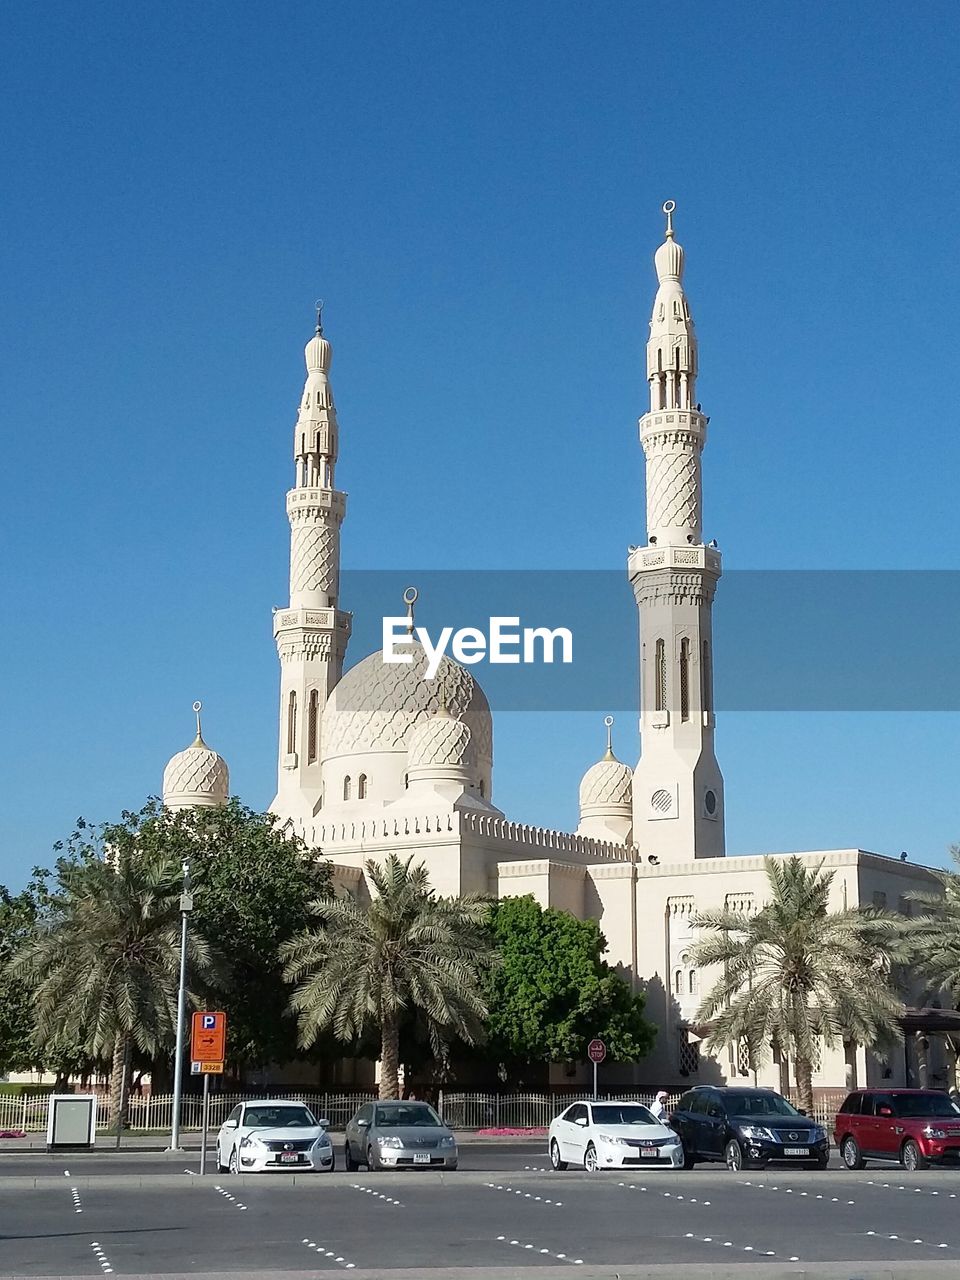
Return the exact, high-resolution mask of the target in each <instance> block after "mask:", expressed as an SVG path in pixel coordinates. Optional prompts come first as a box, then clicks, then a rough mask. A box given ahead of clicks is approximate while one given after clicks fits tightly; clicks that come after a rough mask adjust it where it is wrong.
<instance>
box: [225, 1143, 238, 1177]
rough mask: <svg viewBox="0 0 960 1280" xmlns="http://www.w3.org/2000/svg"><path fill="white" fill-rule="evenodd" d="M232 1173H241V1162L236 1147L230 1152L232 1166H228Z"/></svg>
mask: <svg viewBox="0 0 960 1280" xmlns="http://www.w3.org/2000/svg"><path fill="white" fill-rule="evenodd" d="M227 1167H228V1168H229V1170H230V1172H231V1173H239V1172H240V1160H239V1159H238V1157H237V1148H236V1147H234V1148H233V1150H232V1151H231V1152H230V1164H229V1165H228V1166H227Z"/></svg>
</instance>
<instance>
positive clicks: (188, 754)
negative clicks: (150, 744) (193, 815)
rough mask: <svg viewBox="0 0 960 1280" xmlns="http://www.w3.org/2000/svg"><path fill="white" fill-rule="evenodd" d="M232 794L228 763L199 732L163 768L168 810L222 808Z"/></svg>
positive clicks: (164, 794)
mask: <svg viewBox="0 0 960 1280" xmlns="http://www.w3.org/2000/svg"><path fill="white" fill-rule="evenodd" d="M229 795H230V770H229V769H228V768H227V762H226V761H225V760H224V758H223V757H222V756H220V755H218V754H217V753H216V751H214V750H213V749H212V748H211V747H208V746H207V744H206V743H205V742H204V740H203V739H202V738H201V737H200V735H199V734H197V738H196V741H195V742H193V743H192V744H191V745H190V746H189V747H187V748H186V750H185V751H178V752H177V754H176V755H175V756H174V757H173V758H172V759H171V760H170V762H169V764H168V765H167V767H166V768H165V769H164V771H163V803H164V804H165V805H166V807H167V808H168V809H193V808H214V807H219V806H221V805H225V804H226V803H227V799H228V797H229Z"/></svg>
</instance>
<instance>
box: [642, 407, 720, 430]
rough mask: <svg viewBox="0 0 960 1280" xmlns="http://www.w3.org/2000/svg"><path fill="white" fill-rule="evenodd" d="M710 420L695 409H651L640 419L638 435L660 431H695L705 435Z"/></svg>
mask: <svg viewBox="0 0 960 1280" xmlns="http://www.w3.org/2000/svg"><path fill="white" fill-rule="evenodd" d="M709 421H710V419H709V418H708V417H707V415H706V414H705V413H700V412H699V411H698V410H697V409H651V410H650V412H649V413H645V414H644V415H643V417H642V418H641V419H640V434H641V436H643V435H648V434H650V433H651V432H660V431H695V432H696V433H697V434H698V435H705V434H706V430H707V423H708V422H709Z"/></svg>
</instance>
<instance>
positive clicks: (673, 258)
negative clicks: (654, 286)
mask: <svg viewBox="0 0 960 1280" xmlns="http://www.w3.org/2000/svg"><path fill="white" fill-rule="evenodd" d="M653 262H654V265H655V267H656V268H657V279H658V280H659V281H660V283H661V284H663V282H664V280H679V279H680V278H681V277H682V276H683V249H682V248H681V247H680V245H678V244H677V242H676V240H674V238H673V233H672V232H671V233H670V234H669V235H668V236H667V238H666V240H664V242H663V244H662V245H661V246H660V248H659V249H658V250H657V252H656V253H655V254H654V257H653Z"/></svg>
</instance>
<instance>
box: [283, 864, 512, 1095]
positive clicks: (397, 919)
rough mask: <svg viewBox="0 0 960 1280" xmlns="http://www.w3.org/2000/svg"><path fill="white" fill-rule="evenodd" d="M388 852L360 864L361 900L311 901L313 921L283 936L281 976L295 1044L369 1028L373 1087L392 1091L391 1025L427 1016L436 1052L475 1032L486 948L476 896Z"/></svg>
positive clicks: (395, 1037) (489, 951)
mask: <svg viewBox="0 0 960 1280" xmlns="http://www.w3.org/2000/svg"><path fill="white" fill-rule="evenodd" d="M412 861H413V859H412V858H408V859H407V860H406V861H402V860H401V859H400V858H398V857H396V855H391V856H390V858H388V859H387V861H386V862H385V863H382V864H380V863H376V862H373V861H368V862H367V864H366V869H367V875H368V877H369V878H370V882H371V883H372V885H373V888H374V890H375V891H376V896H375V897H374V898H373V901H372V902H371V903H370V904H369V906H365V907H364V906H360V905H359V904H358V903H356V902H354V901H353V900H352V899H350V898H332V899H326V900H323V899H321V900H319V901H317V902H314V903H313V905H312V907H311V910H312V913H313V916H314V919H315V921H316V925H317V926H319V927H316V928H311V929H306V930H304V931H303V932H302V933H300V934H298V935H297V937H296V938H294V939H292V940H291V941H290V942H288V943H285V944H284V946H283V947H282V948H281V954H282V955H283V957H284V959H285V961H286V969H285V975H286V978H287V980H288V981H289V982H293V983H295V984H296V987H295V990H294V993H293V997H292V999H291V1002H290V1005H291V1008H292V1009H293V1010H294V1011H295V1012H296V1013H297V1015H298V1018H299V1026H300V1044H301V1045H302V1046H303V1047H304V1048H309V1047H310V1046H311V1045H312V1044H313V1043H314V1042H315V1040H316V1038H317V1036H318V1034H319V1033H320V1032H321V1031H324V1030H326V1029H328V1028H329V1029H331V1030H332V1031H333V1033H334V1034H335V1035H336V1036H337V1038H338V1039H339V1040H343V1041H349V1040H353V1039H354V1038H357V1037H360V1036H363V1035H365V1034H374V1035H377V1036H378V1037H379V1042H380V1094H381V1097H384V1098H396V1097H397V1096H398V1093H399V1080H398V1069H399V1065H400V1062H399V1048H400V1027H401V1023H402V1021H403V1019H404V1016H405V1014H407V1013H408V1012H410V1011H416V1012H418V1013H419V1014H420V1015H421V1017H422V1018H423V1020H424V1021H425V1022H426V1024H427V1026H428V1029H429V1035H430V1039H431V1045H432V1047H433V1048H434V1051H435V1052H436V1053H442V1052H443V1051H444V1045H445V1042H446V1041H447V1040H448V1039H449V1038H451V1037H453V1036H456V1037H459V1038H460V1039H461V1040H464V1041H465V1042H466V1043H467V1044H473V1043H476V1042H477V1041H478V1040H479V1039H481V1038H482V1035H483V1020H484V1018H485V1017H486V1013H487V1009H486V1004H485V1002H484V998H483V977H484V970H485V967H486V966H487V965H488V964H490V963H491V962H492V960H493V947H492V945H491V942H490V937H489V934H488V932H487V931H486V930H485V928H484V922H485V920H486V917H487V914H488V912H489V905H488V903H487V902H486V901H485V900H484V899H482V898H480V897H477V896H475V895H470V896H467V897H461V898H442V897H438V896H437V895H436V894H435V893H434V892H433V891H432V890H431V888H430V884H429V880H428V878H427V872H426V868H425V866H424V865H423V864H422V863H421V864H419V865H418V866H416V867H413V866H411V864H412Z"/></svg>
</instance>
